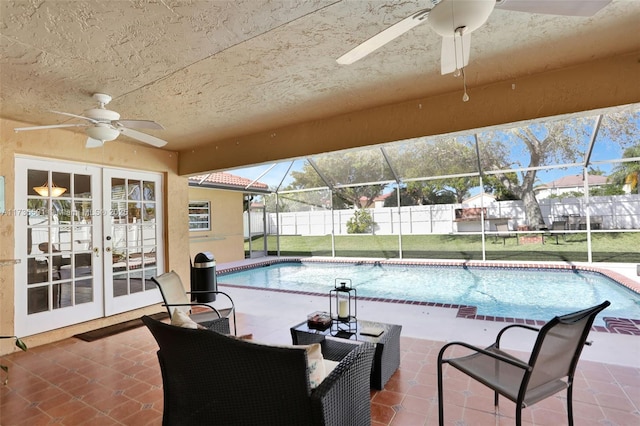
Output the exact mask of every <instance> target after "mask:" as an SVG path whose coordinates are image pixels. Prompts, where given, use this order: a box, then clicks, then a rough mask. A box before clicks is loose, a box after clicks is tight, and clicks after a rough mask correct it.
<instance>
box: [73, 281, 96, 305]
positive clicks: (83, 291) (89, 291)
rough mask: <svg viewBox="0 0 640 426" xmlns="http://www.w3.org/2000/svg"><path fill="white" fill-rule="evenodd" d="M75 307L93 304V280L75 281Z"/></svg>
mask: <svg viewBox="0 0 640 426" xmlns="http://www.w3.org/2000/svg"><path fill="white" fill-rule="evenodd" d="M75 298H76V305H80V304H82V303H89V302H93V280H91V279H86V280H79V281H78V280H76V291H75Z"/></svg>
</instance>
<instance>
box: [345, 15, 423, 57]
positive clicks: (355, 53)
mask: <svg viewBox="0 0 640 426" xmlns="http://www.w3.org/2000/svg"><path fill="white" fill-rule="evenodd" d="M430 11H431V9H424V10H421V11H419V12H416V13H414V14H413V15H411V16H409V17H407V18H404V19H403V20H402V21H400V22H398V23H396V24H394V25H392V26H390V27H389V28H387V29H386V30H384V31H382V32H380V33H378V34H376V35H374V36H373V37H371V38H370V39H368V40H367V41H365V42H364V43H362V44H359V45H358V46H356V47H354V48H353V49H351V50H350V51H348V52H347V53H345V54H344V55H342V56H340V57H339V58H338V59H336V62H338V63H339V64H341V65H349V64H352V63H354V62H356V61H357V60H359V59H362V58H364V57H365V56H367V55H368V54H370V53H372V52H373V51H375V50H377V49H378V48H380V47H382V46H384V45H385V44H387V43H389V42H390V41H391V40H393V39H395V38H397V37H399V36H401V35H402V34H404V33H406V32H407V31H409V30H410V29H412V28H413V27H415V26H417V25H420V24H421V23H423V22H427V17H428V16H429V12H430Z"/></svg>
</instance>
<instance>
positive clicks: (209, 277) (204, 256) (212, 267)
mask: <svg viewBox="0 0 640 426" xmlns="http://www.w3.org/2000/svg"><path fill="white" fill-rule="evenodd" d="M191 291H218V279H217V277H216V260H215V259H214V258H213V255H212V254H211V253H210V252H208V251H205V252H202V253H198V254H196V257H195V258H194V259H193V266H192V268H191ZM192 300H195V301H196V302H198V303H207V302H215V301H216V295H215V294H195V295H194V297H192Z"/></svg>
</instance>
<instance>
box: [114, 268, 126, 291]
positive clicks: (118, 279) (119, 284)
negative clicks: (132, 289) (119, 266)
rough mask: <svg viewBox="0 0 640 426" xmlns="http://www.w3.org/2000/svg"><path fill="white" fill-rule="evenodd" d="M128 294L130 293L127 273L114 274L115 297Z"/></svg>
mask: <svg viewBox="0 0 640 426" xmlns="http://www.w3.org/2000/svg"><path fill="white" fill-rule="evenodd" d="M127 294H129V283H128V279H127V273H126V272H125V273H123V274H122V273H121V274H113V297H118V296H126V295H127Z"/></svg>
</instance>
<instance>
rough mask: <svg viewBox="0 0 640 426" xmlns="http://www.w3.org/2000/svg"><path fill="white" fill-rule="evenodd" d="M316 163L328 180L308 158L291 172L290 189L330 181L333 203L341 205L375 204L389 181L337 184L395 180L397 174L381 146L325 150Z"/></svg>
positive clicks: (317, 186)
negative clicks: (389, 166) (381, 150)
mask: <svg viewBox="0 0 640 426" xmlns="http://www.w3.org/2000/svg"><path fill="white" fill-rule="evenodd" d="M315 164H316V165H317V167H318V169H319V170H320V171H321V172H322V174H323V176H324V177H325V178H326V179H327V180H328V182H325V181H324V180H323V179H322V177H321V176H320V175H319V174H318V173H317V172H316V170H315V169H314V167H313V166H312V164H311V163H310V162H305V164H304V166H303V168H302V170H301V171H292V172H291V176H292V177H293V182H292V183H291V184H290V185H289V186H288V187H287V188H286V189H289V190H290V189H308V188H321V187H326V186H327V185H329V186H330V187H332V189H333V207H334V208H337V209H342V208H349V207H351V208H353V207H355V208H360V207H369V206H371V205H372V204H373V201H374V199H375V198H376V197H378V196H379V195H380V194H381V193H382V191H383V190H384V188H385V187H386V184H384V183H381V184H367V185H362V186H350V187H337V188H336V187H335V186H336V185H351V184H357V183H368V182H380V181H387V182H388V181H390V180H393V174H392V173H391V171H390V170H389V168H388V167H387V166H386V164H385V163H384V161H383V158H382V154H381V152H380V150H378V149H369V150H357V151H347V152H337V153H330V154H323V155H321V156H318V158H317V159H316V160H315ZM362 198H364V203H363V202H362V201H361V200H362Z"/></svg>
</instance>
